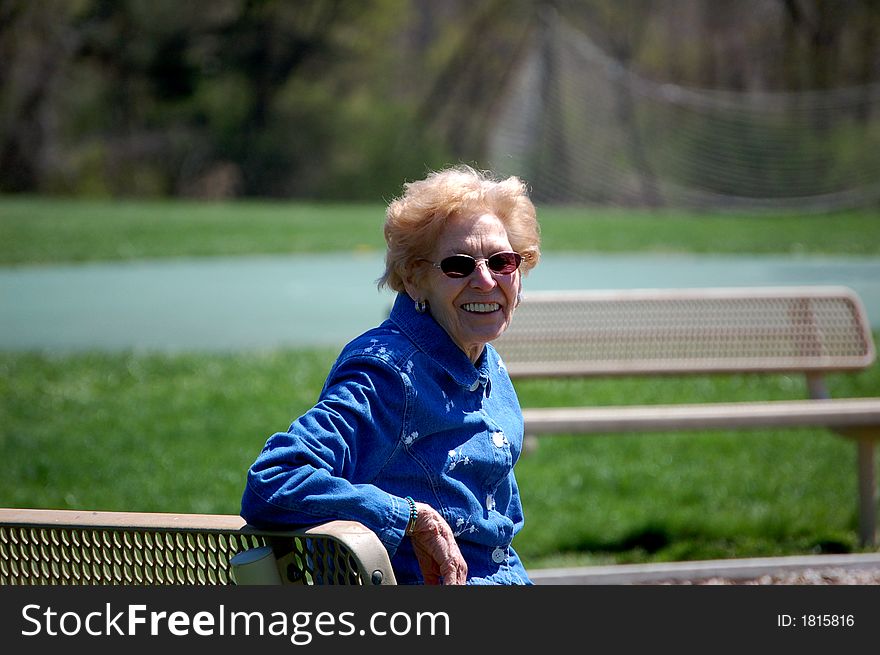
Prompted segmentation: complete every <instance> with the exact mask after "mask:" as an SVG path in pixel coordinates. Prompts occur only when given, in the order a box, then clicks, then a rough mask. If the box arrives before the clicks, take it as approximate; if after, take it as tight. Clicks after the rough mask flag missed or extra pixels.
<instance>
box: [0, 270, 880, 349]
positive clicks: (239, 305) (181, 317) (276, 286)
mask: <svg viewBox="0 0 880 655" xmlns="http://www.w3.org/2000/svg"><path fill="white" fill-rule="evenodd" d="M382 268H383V263H382V256H381V254H378V253H372V254H371V253H358V254H348V253H344V254H343V253H340V254H335V255H296V256H265V257H236V258H214V259H183V260H155V261H142V262H134V263H96V264H81V265H70V266H51V267H42V266H39V267H38V266H29V267H12V268H3V269H0V348H2V349H5V350H10V349H11V350H15V349H61V350H70V349H80V348H96V349H109V350H119V349H129V348H133V349H149V350H165V351H169V350H170V351H174V350H189V349H207V350H223V349H261V348H274V347H279V346H297V345H308V346H313V345H327V346H333V347H337V346H339V345H341V344H343V343H345V342H346V341H347V340H348V339H350V338H351V337H353V336H355V335H356V334H357V333H358V332H360V331H362V330H364V329H367V328H369V327H371V326H373V325H375V324H377V323H378V322H379V321H381V320H382V319H383V318H384V316H385V315H386V314H387V311H388V309H389V307H390V305H391V302H392V295H391V294H390V293H389V292H387V291H386V292H381V293H380V292H379V291H377V289H376V286H375V279H376V278H377V277H378V276H379V275H380V273H381V271H382ZM790 284H843V285H846V286H850V287H852V288H853V289H855V290H856V291H857V292H858V293H859V295H860V296H861V297H862V299H863V301H864V302H865V305H866V308H867V311H868V314H869V317H870V320H871V323H872V325H874V326H877V327H878V328H880V258H864V257H861V258H850V257H824V258H812V257H810V258H807V257H804V258H800V257H776V256H773V257H770V256H768V257H739V256H711V257H708V256H690V255H642V254H632V255H590V254H588V255H585V254H580V253H579V254H560V253H548V254H545V258H544V261H543V262H542V263H541V265H540V266H538V268H536V269H535V270H534V271H533V272H532V273H531V274H530V275H529V276H528V277H527V278H526V282H525V288H526V292H528V290H530V289H531V290H545V289H578V288H583V289H615V288H618V289H626V288H650V287H660V288H673V287H707V286H771V285H790Z"/></svg>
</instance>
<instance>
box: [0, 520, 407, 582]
mask: <svg viewBox="0 0 880 655" xmlns="http://www.w3.org/2000/svg"><path fill="white" fill-rule="evenodd" d="M55 584H65V585H230V584H305V585H380V584H381V585H388V584H396V580H395V577H394V571H393V570H392V568H391V563H390V561H389V559H388V553H387V551H386V550H385V547H384V546H383V545H382V543H381V542H380V541H379V539H378V537H377V536H376V535H375V534H374V533H373V532H371V531H370V530H368V529H367V528H365V527H364V526H362V525H361V524H360V523H356V522H352V521H331V522H329V523H324V524H321V525H317V526H314V527H312V528H308V529H303V530H292V531H289V532H268V531H263V530H257V529H255V528H253V527H251V526H249V525H247V524H246V523H245V522H244V520H243V519H242V518H241V517H238V516H226V515H204V514H153V513H131V512H81V511H72V510H44V509H0V585H55Z"/></svg>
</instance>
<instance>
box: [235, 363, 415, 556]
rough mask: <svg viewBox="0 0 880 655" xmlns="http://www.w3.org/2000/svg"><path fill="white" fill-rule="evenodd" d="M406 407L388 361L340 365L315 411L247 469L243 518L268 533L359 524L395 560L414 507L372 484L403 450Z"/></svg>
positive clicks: (266, 448) (403, 392)
mask: <svg viewBox="0 0 880 655" xmlns="http://www.w3.org/2000/svg"><path fill="white" fill-rule="evenodd" d="M406 401H407V399H406V390H405V388H404V384H403V381H402V379H401V376H400V374H399V373H398V372H397V371H396V370H395V369H394V368H393V367H392V366H391V365H390V364H389V363H388V362H386V361H384V360H383V359H381V358H378V357H366V356H364V357H352V358H348V359H346V360H343V361H340V362H339V363H337V365H336V366H335V367H334V368H333V369H332V370H331V373H330V376H329V377H328V379H327V382H326V383H325V385H324V390H323V391H322V393H321V397H320V399H319V400H318V402H317V404H316V405H315V406H314V407H312V408H311V409H310V410H309V411H308V412H306V413H305V414H303V415H302V416H300V417H299V418H298V419H296V420H295V421H294V422H293V424H291V426H290V428H289V429H288V431H287V432H279V433H276V434H274V435H272V436H271V437H270V438H269V440H268V441H267V442H266V445H265V446H264V448H263V450H262V451H261V452H260V454H259V456H258V457H257V459H256V461H255V462H254V463H253V465H252V466H251V467H250V469H249V470H248V473H247V482H246V485H245V490H244V493H243V496H242V502H241V516H242V517H243V518H244V519H245V520H246V521H247V522H248V523H250V524H252V525H254V526H256V527H260V528H264V529H289V528H292V527H303V526H307V525H314V524H316V523H322V522H324V521H328V520H333V519H344V520H353V521H359V522H360V523H362V524H363V525H365V526H366V527H368V528H370V529H371V530H373V532H375V533H376V534H377V535H378V537H379V539H380V540H381V541H382V543H383V544H384V545H385V547H386V549H388V551H389V553H390V554H391V555H393V554H394V552H395V551H396V550H397V547H398V545H399V544H400V542H401V540H402V539H403V536H404V530H405V529H406V525H407V521H408V520H409V507H408V505H407V502H406V500H405V499H403V498H400V497H399V496H395V495H392V494H389V493H387V492H385V491H383V490H382V489H380V488H379V487H377V486H375V485H373V484H371V480H372V479H373V478H374V477H375V475H376V474H377V473H378V472H379V471H380V470H381V468H382V466H383V465H384V463H385V462H387V460H388V458H389V457H390V456H391V454H392V453H393V451H394V449H395V448H396V447H397V444H398V442H399V435H400V430H401V422H402V417H403V416H404V411H405V408H406Z"/></svg>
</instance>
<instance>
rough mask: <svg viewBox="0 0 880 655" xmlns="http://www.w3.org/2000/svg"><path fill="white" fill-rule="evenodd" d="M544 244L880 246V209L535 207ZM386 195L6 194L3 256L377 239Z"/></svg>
mask: <svg viewBox="0 0 880 655" xmlns="http://www.w3.org/2000/svg"><path fill="white" fill-rule="evenodd" d="M538 215H539V220H540V222H541V231H542V239H543V247H544V250H545V251H547V252H552V251H554V250H556V251H561V250H565V251H590V252H692V253H752V254H765V253H793V254H802V253H814V254H829V255H877V254H880V211H878V212H873V213H871V212H840V213H835V214H815V215H806V216H803V215H793V214H791V215H779V216H765V215H761V216H748V215H726V214H724V215H718V214H713V215H701V214H693V213H675V212H671V211H667V212H649V211H637V210H610V209H609V210H605V209H601V210H600V209H583V208H580V209H578V208H553V207H547V208H543V207H539V208H538ZM383 220H384V210H383V207H382V206H381V205H335V204H314V203H294V202H268V201H240V202H230V203H197V202H186V201H149V202H147V201H140V202H134V201H125V202H122V201H116V202H114V201H102V200H76V201H71V200H63V199H52V198H30V197H23V198H19V197H14V196H12V197H10V196H6V197H3V196H0V265H4V264H6V265H9V264H31V263H57V262H76V261H91V260H125V259H143V258H157V257H180V256H210V255H246V254H255V253H260V254H277V253H290V252H326V251H332V250H342V251H346V250H382V249H384V246H385V244H384V241H383V238H382V221H383Z"/></svg>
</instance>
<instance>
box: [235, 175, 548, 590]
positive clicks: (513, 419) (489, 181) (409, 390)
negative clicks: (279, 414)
mask: <svg viewBox="0 0 880 655" xmlns="http://www.w3.org/2000/svg"><path fill="white" fill-rule="evenodd" d="M404 189H405V192H404V194H403V195H402V197H400V198H398V199H396V200H394V201H393V202H391V203H390V205H389V206H388V209H387V213H386V221H385V240H386V242H387V245H388V249H387V254H386V269H385V273H384V275H383V276H382V277H381V278H380V279H379V286H380V288H381V287H383V286H387V287H390V288H391V289H393V290H394V291H396V292H397V297H396V300H395V302H394V306H393V308H392V310H391V314H390V316H389V318H388V319H387V320H386V321H385V322H383V323H382V324H381V325H380V326H378V327H376V328H374V329H372V330H369V331H367V332H366V333H364V334H362V335H361V336H359V337H357V338H356V339H354V340H353V341H352V342H351V343H349V344H348V345H346V346H345V348H344V349H343V350H342V353H341V354H340V355H339V357H338V359H337V360H336V362H335V363H334V365H333V367H332V368H331V370H330V372H329V375H328V377H327V381H326V383H325V384H324V388H323V390H322V391H321V395H320V398H319V399H318V402H317V404H316V405H315V406H314V407H312V408H311V409H310V410H309V411H307V412H306V413H305V414H304V415H303V416H301V417H299V418H298V419H296V420H295V421H294V422H293V424H292V425H291V426H290V428H289V429H288V430H287V431H286V432H281V433H277V434H275V435H273V436H272V437H270V438H269V440H268V442H267V443H266V445H265V447H264V448H263V451H262V452H261V453H260V455H259V456H258V457H257V459H256V461H255V462H254V464H253V465H252V466H251V468H250V470H249V471H248V476H247V485H246V488H245V491H244V495H243V498H242V511H241V513H242V516H243V517H244V518H245V519H246V520H247V521H248V522H249V523H251V524H253V525H256V526H260V527H265V528H282V527H289V526H302V525H308V524H315V523H319V522H323V521H327V520H330V519H348V520H355V521H359V522H361V523H362V524H364V525H365V526H367V527H369V528H370V529H372V530H373V531H374V532H375V533H376V534H377V535H378V537H379V539H380V540H381V541H382V543H383V544H384V545H385V547H386V548H387V549H388V552H389V554H390V556H391V562H392V565H393V567H394V570H395V576H396V578H397V581H398V583H401V584H421V583H425V584H438V583H442V584H464V583H470V584H529V583H530V581H529V578H528V575H527V574H526V571H525V569H524V567H523V565H522V563H521V561H520V559H519V557H518V556H517V554H516V552H515V551H514V549H513V548H512V547H511V541H512V540H513V538H514V537H515V536H516V534H517V532H519V530H520V529H521V527H522V525H523V513H522V505H521V503H520V498H519V491H518V488H517V483H516V479H515V477H514V474H513V466H514V464H515V463H516V461H517V458H518V456H519V454H520V450H521V446H522V435H523V421H522V413H521V410H520V406H519V401H518V399H517V397H516V393H515V391H514V388H513V385H512V384H511V382H510V378H509V377H508V375H507V371H506V369H505V367H504V362H503V361H502V360H501V358H500V357H499V355H498V353H497V352H496V351H495V349H494V348H493V347H492V346H491V345H490V343H489V342H491V341H492V340H493V339H496V338H497V337H499V336H500V335H501V334H502V333H503V332H504V330H505V329H506V328H507V326H508V325H509V324H510V321H511V319H512V318H513V313H514V309H515V308H516V306H517V304H518V303H519V301H520V298H521V294H520V292H521V288H522V275H523V274H524V273H525V272H527V271H528V270H530V269H531V268H532V267H534V266H535V265H536V264H537V263H538V259H539V256H540V249H539V236H538V224H537V221H536V218H535V208H534V206H533V204H532V202H531V201H530V200H529V198H528V195H527V190H526V188H525V186H524V184H523V183H522V182H521V181H520V180H518V179H517V178H514V177H511V178H508V179H505V180H496V179H494V178H491V177H489V176H488V175H487V174H484V173H480V172H477V171H475V170H473V169H471V168H469V167H455V168H451V169H447V170H444V171H440V172H435V173H432V174H431V175H429V176H428V177H427V178H426V179H424V180H421V181H417V182H413V183H409V184H406V185H405V187H404Z"/></svg>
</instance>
